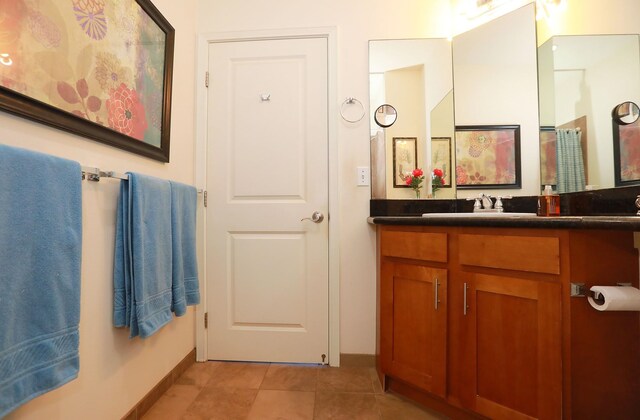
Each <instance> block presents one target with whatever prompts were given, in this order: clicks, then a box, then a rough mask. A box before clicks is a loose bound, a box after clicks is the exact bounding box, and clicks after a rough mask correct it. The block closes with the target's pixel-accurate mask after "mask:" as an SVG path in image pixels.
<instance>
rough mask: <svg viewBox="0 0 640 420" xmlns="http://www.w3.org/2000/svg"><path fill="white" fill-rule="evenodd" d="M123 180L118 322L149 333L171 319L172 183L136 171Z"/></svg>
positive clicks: (116, 286)
mask: <svg viewBox="0 0 640 420" xmlns="http://www.w3.org/2000/svg"><path fill="white" fill-rule="evenodd" d="M128 175H129V180H128V181H122V182H121V189H120V197H119V199H118V213H117V220H116V246H115V260H114V308H113V309H114V324H115V325H116V326H128V327H129V328H130V334H129V337H130V338H133V337H135V336H137V335H139V336H140V337H142V338H145V337H148V336H150V335H151V334H153V333H155V332H156V331H158V330H159V329H160V328H161V327H163V326H164V325H165V324H167V323H168V322H169V321H171V318H172V315H171V294H172V276H171V185H170V184H169V181H167V180H162V179H159V178H154V177H150V176H146V175H140V174H136V173H128Z"/></svg>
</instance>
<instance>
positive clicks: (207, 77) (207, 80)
mask: <svg viewBox="0 0 640 420" xmlns="http://www.w3.org/2000/svg"><path fill="white" fill-rule="evenodd" d="M204 86H205V87H209V72H205V74H204Z"/></svg>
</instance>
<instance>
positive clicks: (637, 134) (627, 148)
mask: <svg viewBox="0 0 640 420" xmlns="http://www.w3.org/2000/svg"><path fill="white" fill-rule="evenodd" d="M614 124H616V123H615V122H614ZM616 125H617V124H616ZM613 141H614V147H613V152H614V159H615V160H614V163H615V165H614V166H615V170H616V174H615V175H616V176H615V181H616V187H618V186H623V185H638V184H640V120H636V121H635V122H634V123H631V124H629V125H618V127H617V130H614V139H613Z"/></svg>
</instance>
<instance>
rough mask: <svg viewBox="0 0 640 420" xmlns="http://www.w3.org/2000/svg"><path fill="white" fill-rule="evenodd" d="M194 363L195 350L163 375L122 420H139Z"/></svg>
mask: <svg viewBox="0 0 640 420" xmlns="http://www.w3.org/2000/svg"><path fill="white" fill-rule="evenodd" d="M195 362H196V349H193V350H191V351H190V352H189V354H187V355H186V356H185V357H184V359H182V360H181V361H180V362H179V363H178V364H177V365H176V367H174V368H173V369H171V371H170V372H169V373H167V374H166V375H165V377H164V378H162V379H161V380H160V382H158V383H157V384H156V386H154V387H153V388H152V389H151V391H149V392H147V395H145V396H144V397H142V399H141V400H140V401H138V403H137V404H136V405H135V406H134V407H133V408H132V409H131V410H129V412H128V413H127V414H125V416H124V417H122V420H139V419H141V418H142V416H143V415H144V414H145V413H146V412H147V411H149V409H150V408H151V407H152V406H153V404H155V403H156V401H158V399H160V397H161V396H162V394H164V393H165V392H166V391H167V390H168V389H169V388H171V385H173V384H174V383H175V381H176V380H177V379H178V378H179V377H180V375H182V374H183V373H184V371H185V370H187V369H189V367H190V366H191V365H193V364H194V363H195Z"/></svg>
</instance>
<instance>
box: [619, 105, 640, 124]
mask: <svg viewBox="0 0 640 420" xmlns="http://www.w3.org/2000/svg"><path fill="white" fill-rule="evenodd" d="M612 117H613V119H614V120H615V122H617V123H618V124H620V125H629V124H633V123H634V122H636V121H638V117H640V108H638V105H636V104H635V103H633V102H629V101H627V102H623V103H621V104H620V105H618V106H616V107H615V108H613V112H612Z"/></svg>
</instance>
